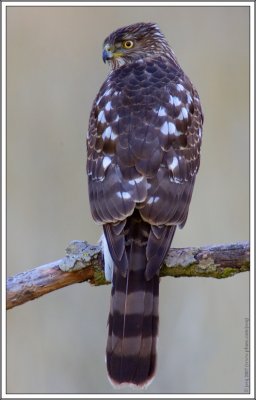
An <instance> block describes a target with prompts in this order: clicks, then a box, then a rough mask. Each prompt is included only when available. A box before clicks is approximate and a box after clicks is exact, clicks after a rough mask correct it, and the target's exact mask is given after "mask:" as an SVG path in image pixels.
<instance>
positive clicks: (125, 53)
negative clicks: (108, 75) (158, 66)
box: [102, 22, 171, 69]
mask: <svg viewBox="0 0 256 400" xmlns="http://www.w3.org/2000/svg"><path fill="white" fill-rule="evenodd" d="M170 51H171V50H170V47H169V45H168V43H167V41H166V39H165V37H164V35H163V34H162V32H161V31H160V29H159V27H158V26H157V24H154V23H150V22H148V23H144V22H141V23H137V24H133V25H128V26H126V27H124V28H119V29H117V30H116V31H115V32H113V33H111V35H109V36H108V37H107V38H106V39H105V41H104V44H103V54H102V58H103V61H104V62H106V61H108V63H109V64H110V66H111V67H112V69H116V68H118V67H120V66H121V65H124V64H127V63H129V62H134V61H137V60H140V59H142V58H145V57H152V56H153V55H155V54H157V55H159V54H163V55H166V53H168V54H169V53H170Z"/></svg>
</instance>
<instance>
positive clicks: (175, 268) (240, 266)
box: [7, 241, 250, 309]
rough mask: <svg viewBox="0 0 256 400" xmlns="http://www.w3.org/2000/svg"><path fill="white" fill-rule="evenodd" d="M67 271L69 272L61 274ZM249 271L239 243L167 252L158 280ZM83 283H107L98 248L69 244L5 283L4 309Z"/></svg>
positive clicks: (246, 255)
mask: <svg viewBox="0 0 256 400" xmlns="http://www.w3.org/2000/svg"><path fill="white" fill-rule="evenodd" d="M60 267H61V269H62V270H61V269H60ZM81 267H82V268H83V269H79V268H81ZM70 269H71V270H72V272H63V270H70ZM78 269H79V270H78ZM249 269H250V248H249V243H248V242H239V243H233V244H227V245H218V246H206V247H189V248H184V249H170V250H169V253H168V255H167V257H166V259H165V262H164V264H163V266H162V268H161V272H160V276H174V277H182V276H187V277H192V276H193V277H212V278H227V277H230V276H233V275H234V274H237V273H239V272H244V271H249ZM83 281H88V282H90V283H91V284H93V285H104V284H107V283H108V282H107V281H106V280H105V278H104V273H103V270H102V256H101V252H100V247H99V246H92V245H90V244H88V243H87V242H81V241H73V242H71V243H70V244H69V246H68V248H67V249H66V256H65V257H64V258H63V259H60V260H57V261H54V262H52V263H50V264H45V265H42V266H40V267H37V268H33V269H31V270H29V271H25V272H22V273H20V274H17V275H15V276H13V277H10V278H8V279H7V309H10V308H13V307H16V306H18V305H21V304H23V303H26V302H27V301H29V300H33V299H35V298H37V297H40V296H43V295H44V294H46V293H49V292H51V291H53V290H57V289H60V288H62V287H65V286H68V285H72V284H73V283H79V282H83Z"/></svg>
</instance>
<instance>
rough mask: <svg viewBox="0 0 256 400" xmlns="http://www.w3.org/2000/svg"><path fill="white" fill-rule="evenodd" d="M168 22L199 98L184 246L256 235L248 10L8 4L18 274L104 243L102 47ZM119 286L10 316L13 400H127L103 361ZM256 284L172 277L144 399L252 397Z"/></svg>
mask: <svg viewBox="0 0 256 400" xmlns="http://www.w3.org/2000/svg"><path fill="white" fill-rule="evenodd" d="M137 21H154V22H157V23H158V24H159V25H160V27H161V28H162V30H163V32H164V33H165V35H166V37H167V38H168V40H169V42H170V44H171V45H172V47H173V49H174V51H175V53H176V55H177V57H178V59H179V61H180V63H181V65H182V66H183V68H184V69H185V71H186V73H187V74H188V75H189V77H190V78H191V79H192V81H193V82H194V84H195V86H196V87H197V89H198V91H199V94H200V96H201V100H202V104H203V109H204V114H205V125H204V138H203V147H202V162H201V169H200V172H199V175H198V179H197V182H196V187H195V191H194V196H193V199H192V203H191V207H190V214H189V218H188V221H187V224H186V226H185V228H184V229H183V230H182V231H178V232H177V234H176V236H175V239H174V243H173V246H175V247H180V246H197V245H206V244H215V243H227V242H232V241H240V240H248V237H249V9H248V7H160V6H158V7H148V6H147V7H135V6H133V7H121V6H119V7H118V6H116V7H8V9H7V73H8V74H7V107H8V112H7V127H8V130H7V202H8V203H7V239H8V271H7V272H8V275H11V274H15V273H17V272H21V271H24V270H26V269H29V268H31V267H34V266H37V265H40V264H44V263H47V262H50V261H53V260H56V259H58V258H61V257H62V256H63V254H64V250H65V247H66V245H67V244H68V243H69V241H71V240H74V239H81V240H83V239H87V240H88V241H89V242H91V243H95V242H96V241H97V240H98V237H99V235H100V228H99V227H97V226H95V224H94V222H93V221H92V218H91V216H90V210H89V206H88V195H87V181H86V173H85V162H86V147H85V137H86V131H87V123H88V118H89V112H90V107H91V104H92V101H93V99H94V97H95V96H96V93H97V91H98V89H99V87H100V85H101V83H102V82H103V80H104V79H105V77H106V75H107V73H108V67H107V66H106V65H104V64H103V62H102V60H101V45H102V42H103V39H104V38H105V37H106V36H107V35H108V34H109V33H110V32H111V31H113V30H114V29H116V28H118V27H120V26H122V25H126V24H131V23H134V22H137ZM109 297H110V286H108V287H100V288H92V287H90V286H89V285H88V284H87V283H84V284H79V285H75V286H72V287H67V288H65V289H62V290H59V291H57V292H55V293H52V294H49V295H47V296H45V297H43V298H40V299H39V300H36V301H33V302H30V303H29V304H25V305H23V306H20V307H17V308H16V309H14V310H11V311H9V312H8V329H7V340H8V343H7V380H8V382H7V383H8V393H117V394H119V393H133V394H135V393H136V391H131V390H129V389H127V390H121V391H117V392H116V391H115V390H114V389H112V387H111V385H110V384H109V382H108V380H107V375H106V368H105V362H104V354H105V344H106V337H107V327H106V325H107V315H108V307H109ZM248 316H249V274H248V273H243V274H241V275H239V276H235V277H233V278H229V279H227V280H214V279H204V278H201V279H199V278H194V279H193V278H191V279H189V278H188V279H186V278H180V279H173V278H165V279H162V281H161V285H160V338H159V351H158V354H159V357H158V370H157V376H156V378H155V380H154V382H153V383H152V385H151V386H150V387H149V389H148V390H147V391H146V393H243V391H244V382H245V380H244V371H245V352H244V345H245V329H244V325H245V318H246V317H248Z"/></svg>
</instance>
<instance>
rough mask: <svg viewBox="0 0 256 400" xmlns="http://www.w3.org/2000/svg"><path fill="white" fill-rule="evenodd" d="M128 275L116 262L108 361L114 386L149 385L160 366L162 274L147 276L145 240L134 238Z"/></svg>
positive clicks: (109, 322) (107, 352) (107, 353)
mask: <svg viewBox="0 0 256 400" xmlns="http://www.w3.org/2000/svg"><path fill="white" fill-rule="evenodd" d="M129 253H130V257H129V267H128V271H127V274H126V276H124V275H123V274H121V273H120V270H119V268H118V267H116V266H114V274H113V286H112V293H111V305H110V313H109V320H108V324H109V327H108V341H107V350H106V361H107V369H108V375H109V379H110V381H111V383H112V384H113V385H114V386H120V385H122V384H126V385H127V384H128V385H131V386H133V385H134V386H140V387H145V386H147V385H148V384H149V383H150V382H151V381H152V379H153V377H154V374H155V369H156V341H157V334H158V319H159V317H158V296H159V276H158V274H156V275H154V276H153V278H152V279H150V280H146V278H145V267H146V247H145V243H144V244H143V243H139V242H138V241H134V240H132V241H131V246H130V252H129Z"/></svg>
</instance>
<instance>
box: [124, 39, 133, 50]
mask: <svg viewBox="0 0 256 400" xmlns="http://www.w3.org/2000/svg"><path fill="white" fill-rule="evenodd" d="M123 47H124V48H125V49H131V48H132V47H133V41H132V40H124V41H123Z"/></svg>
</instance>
